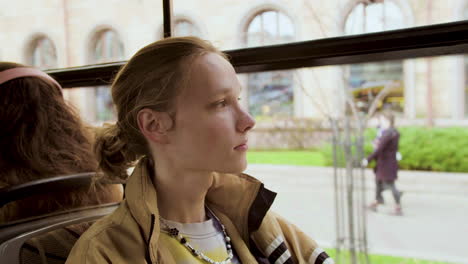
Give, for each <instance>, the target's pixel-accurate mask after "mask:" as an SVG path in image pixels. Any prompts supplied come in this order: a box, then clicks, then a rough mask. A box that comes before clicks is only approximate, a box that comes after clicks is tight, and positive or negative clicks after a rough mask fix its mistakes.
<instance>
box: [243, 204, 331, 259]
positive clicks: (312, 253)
mask: <svg viewBox="0 0 468 264" xmlns="http://www.w3.org/2000/svg"><path fill="white" fill-rule="evenodd" d="M252 238H253V239H252V240H253V241H254V242H255V244H256V246H257V247H258V248H259V249H260V250H261V251H262V253H263V254H264V255H265V256H266V257H267V258H268V260H269V262H270V263H276V262H277V261H278V260H279V259H281V261H280V262H279V263H287V264H293V263H300V264H302V263H307V264H309V263H310V264H333V263H334V262H333V259H331V258H330V257H329V256H328V254H327V253H326V252H325V251H324V250H323V249H321V248H320V247H319V246H318V245H317V243H316V242H315V241H314V240H313V239H312V238H310V237H309V236H307V235H306V234H305V233H304V232H302V231H301V230H300V229H299V228H298V227H297V226H295V225H293V224H291V223H289V222H288V221H287V220H286V219H284V218H283V217H281V216H279V215H278V214H276V213H273V212H271V211H270V212H268V213H267V215H266V216H265V218H264V219H263V222H262V225H261V226H260V228H259V229H258V230H257V231H256V232H254V233H253V235H252Z"/></svg>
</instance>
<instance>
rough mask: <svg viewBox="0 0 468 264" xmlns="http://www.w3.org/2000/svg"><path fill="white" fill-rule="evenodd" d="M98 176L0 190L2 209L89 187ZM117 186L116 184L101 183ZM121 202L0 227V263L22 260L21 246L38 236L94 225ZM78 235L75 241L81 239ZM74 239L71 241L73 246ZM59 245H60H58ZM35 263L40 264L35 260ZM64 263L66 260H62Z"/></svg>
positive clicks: (75, 176)
mask: <svg viewBox="0 0 468 264" xmlns="http://www.w3.org/2000/svg"><path fill="white" fill-rule="evenodd" d="M95 176H96V173H94V172H91V173H79V174H73V175H64V176H57V177H51V178H46V179H41V180H36V181H31V182H27V183H24V184H20V185H16V186H11V187H6V188H1V189H0V209H1V207H3V206H4V205H6V204H8V203H10V202H14V201H17V200H21V199H24V198H27V197H31V196H35V195H50V194H51V193H53V192H54V191H57V190H60V191H67V190H70V191H71V190H74V189H76V188H79V187H83V186H90V184H91V183H92V181H93V178H94V177H95ZM102 183H104V184H106V183H114V182H102ZM118 205H119V203H112V204H102V205H96V206H88V207H83V208H77V209H72V210H67V211H60V212H55V213H50V214H47V215H41V216H35V217H31V218H27V219H20V220H17V221H13V222H7V223H3V224H0V263H11V264H16V263H20V261H21V257H20V256H21V250H22V247H23V246H25V245H27V244H25V243H26V242H28V241H29V240H30V239H32V238H35V237H39V236H41V235H44V234H47V233H49V232H54V231H57V230H60V229H64V228H66V227H68V226H71V225H75V224H81V223H87V222H94V221H96V220H97V219H99V218H101V217H103V216H105V215H108V214H110V213H111V212H113V211H114V210H115V209H116V208H117V207H118ZM78 236H79V235H77V236H76V239H78ZM76 239H74V240H73V241H72V242H73V243H74V242H75V240H76ZM45 242H47V244H51V243H55V242H57V240H53V239H52V240H50V241H45ZM57 243H58V242H57ZM69 249H71V247H69V248H66V250H67V252H65V253H64V254H65V256H67V255H68V253H69V252H68V250H69ZM32 262H33V263H41V262H40V260H37V261H36V260H34V261H32ZM63 262H65V260H63Z"/></svg>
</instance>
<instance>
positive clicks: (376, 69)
mask: <svg viewBox="0 0 468 264" xmlns="http://www.w3.org/2000/svg"><path fill="white" fill-rule="evenodd" d="M344 27H345V28H344V31H345V34H346V35H352V34H362V33H371V32H378V31H384V30H392V29H398V28H403V27H405V24H404V15H403V12H402V10H401V9H400V7H399V6H398V5H397V4H396V3H395V2H393V1H379V0H374V1H360V2H359V3H358V4H357V5H356V6H354V8H353V9H352V10H351V12H350V13H349V15H348V17H347V18H346V21H345V25H344ZM347 79H348V86H349V87H350V88H351V89H352V93H353V95H354V97H355V98H356V99H357V100H358V105H357V106H358V107H359V108H360V109H361V110H362V111H366V112H367V111H368V108H369V106H370V102H371V101H372V100H373V98H374V97H375V96H376V95H377V93H378V92H379V91H381V90H382V89H383V88H384V87H385V86H386V85H389V84H391V83H398V84H399V85H397V87H396V88H394V89H393V90H392V91H391V93H390V94H389V95H388V96H387V97H386V98H384V99H383V102H382V105H381V108H388V109H392V110H394V111H398V112H403V110H404V109H403V108H404V88H403V62H402V61H388V62H379V63H366V64H355V65H351V66H350V67H349V68H348V78H347Z"/></svg>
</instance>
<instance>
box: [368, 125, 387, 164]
mask: <svg viewBox="0 0 468 264" xmlns="http://www.w3.org/2000/svg"><path fill="white" fill-rule="evenodd" d="M392 138H393V133H392V131H384V133H383V134H382V137H381V138H380V139H379V143H378V145H377V148H376V149H375V150H374V152H372V154H370V155H369V156H368V157H367V160H368V161H371V160H374V159H377V157H378V156H379V155H381V154H382V152H383V150H384V149H385V147H386V146H387V144H388V142H390V140H391V139H392Z"/></svg>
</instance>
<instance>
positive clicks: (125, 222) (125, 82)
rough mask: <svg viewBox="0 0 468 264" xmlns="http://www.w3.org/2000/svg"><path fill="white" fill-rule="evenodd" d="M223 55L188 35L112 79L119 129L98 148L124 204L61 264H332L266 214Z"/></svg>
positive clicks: (235, 85)
mask: <svg viewBox="0 0 468 264" xmlns="http://www.w3.org/2000/svg"><path fill="white" fill-rule="evenodd" d="M240 92H241V86H240V83H239V81H238V79H237V76H236V73H235V71H234V68H233V67H232V65H231V64H230V63H229V61H228V60H227V58H226V56H225V55H224V54H223V53H222V52H220V51H219V50H217V49H216V48H214V47H213V46H212V45H211V44H210V43H208V42H206V41H203V40H200V39H198V38H194V37H184V38H168V39H164V40H161V41H158V42H155V43H152V44H150V45H148V46H146V47H144V48H143V49H141V50H140V51H138V52H137V53H136V54H135V55H134V56H133V57H132V58H131V59H130V60H129V62H128V63H127V64H126V65H125V66H124V67H123V68H122V69H121V70H120V71H119V73H118V74H117V76H116V78H115V80H114V82H113V85H112V97H113V100H114V103H115V105H116V107H117V113H118V121H117V123H116V124H115V125H109V126H107V128H106V129H104V130H103V131H102V133H101V135H100V136H98V138H97V141H96V147H95V151H96V153H97V156H98V160H99V164H100V167H101V168H102V169H103V171H104V172H105V173H107V174H110V175H119V176H121V177H123V178H125V179H126V178H127V174H126V171H127V168H128V167H129V166H131V165H132V164H134V162H137V164H136V167H135V169H134V171H133V173H132V175H131V176H130V178H129V179H128V182H127V186H126V189H125V195H126V199H125V201H124V202H123V203H122V204H121V206H120V208H118V209H117V210H116V211H115V212H114V213H113V214H112V215H110V216H108V217H106V218H104V219H102V220H100V221H98V222H97V223H96V224H94V225H93V226H92V227H91V228H90V229H89V230H88V231H87V232H86V233H85V234H84V235H83V236H82V237H81V238H80V240H79V241H78V242H77V244H76V245H75V247H74V248H73V250H72V252H71V254H70V256H69V258H68V260H67V263H248V264H251V263H331V262H332V260H331V259H330V258H328V256H327V254H326V253H325V252H324V251H323V250H321V249H320V248H318V247H317V245H316V243H315V242H314V241H313V240H311V239H310V238H308V237H307V236H306V235H305V234H304V233H302V232H301V231H299V230H298V229H297V228H296V227H295V226H293V225H291V224H289V223H288V222H286V221H285V220H284V219H283V218H281V217H280V216H278V215H276V214H274V213H273V212H270V211H269V208H270V206H271V204H272V202H273V199H274V197H275V195H276V194H275V193H273V192H271V191H269V190H267V189H265V188H264V187H263V184H262V183H261V182H259V181H257V180H256V179H254V178H252V177H250V176H248V175H246V174H243V173H242V171H243V170H245V168H246V166H247V163H246V151H247V149H248V145H247V135H248V133H249V131H250V130H251V129H252V127H253V126H254V124H255V122H254V120H253V119H252V117H251V116H250V115H249V114H248V113H247V112H246V111H245V110H244V109H242V107H241V105H240V103H239V95H240Z"/></svg>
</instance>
